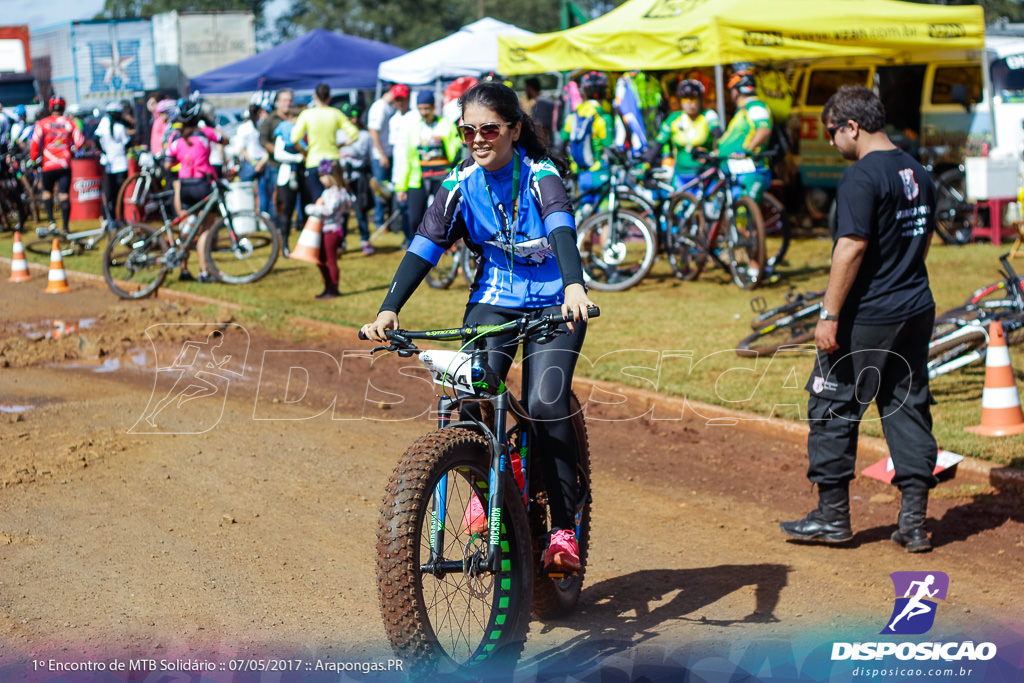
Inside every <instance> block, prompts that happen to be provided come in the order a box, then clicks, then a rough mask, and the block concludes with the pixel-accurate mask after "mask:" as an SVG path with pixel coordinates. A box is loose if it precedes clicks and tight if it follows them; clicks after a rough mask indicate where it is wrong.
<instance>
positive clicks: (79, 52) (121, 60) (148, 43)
mask: <svg viewBox="0 0 1024 683" xmlns="http://www.w3.org/2000/svg"><path fill="white" fill-rule="evenodd" d="M31 45H32V57H33V60H34V61H35V66H36V78H37V79H38V81H39V88H40V91H41V94H42V95H43V97H44V98H46V97H49V96H50V95H51V94H58V95H61V96H63V97H64V98H65V99H66V100H67V102H68V104H69V105H70V104H72V103H77V104H81V105H85V106H99V105H101V104H102V103H104V102H108V101H111V100H119V99H127V98H129V97H131V96H132V95H133V94H136V93H139V92H142V91H146V90H154V89H156V87H157V76H156V61H155V55H154V48H153V28H152V22H151V21H150V20H149V19H120V20H101V21H73V22H70V23H67V24H59V25H56V26H49V27H46V28H43V29H39V30H37V31H33V32H32V36H31Z"/></svg>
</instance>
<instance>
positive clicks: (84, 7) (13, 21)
mask: <svg viewBox="0 0 1024 683" xmlns="http://www.w3.org/2000/svg"><path fill="white" fill-rule="evenodd" d="M0 1H2V4H3V6H4V9H3V12H2V13H0V24H2V25H5V26H6V25H19V24H28V26H29V30H30V31H31V30H32V29H40V28H45V27H47V26H53V25H55V24H65V23H68V22H70V21H80V20H82V19H92V18H93V17H95V16H96V15H97V14H99V13H100V12H102V11H103V5H104V0H45V1H44V2H40V0H0ZM290 4H291V2H290V0H272V1H271V2H270V3H268V6H267V15H268V16H269V17H271V18H273V17H275V16H277V14H279V13H280V12H281V10H283V9H284V8H285V7H287V6H288V5H290ZM275 10H276V11H275Z"/></svg>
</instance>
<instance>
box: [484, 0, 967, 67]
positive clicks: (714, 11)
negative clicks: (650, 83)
mask: <svg viewBox="0 0 1024 683" xmlns="http://www.w3.org/2000/svg"><path fill="white" fill-rule="evenodd" d="M984 38H985V19H984V13H983V10H982V8H981V7H978V6H960V7H948V6H940V5H924V4H916V3H910V2H899V1H898V0H631V1H630V2H626V3H625V4H623V5H620V6H619V7H617V8H616V9H614V10H612V11H611V12H609V13H608V14H605V15H604V16H601V17H598V18H597V19H594V20H593V21H590V22H587V23H586V24H583V25H581V26H577V27H575V28H572V29H569V30H567V31H558V32H555V33H544V34H537V35H532V36H501V37H500V38H499V39H498V64H499V69H500V71H501V73H503V74H509V75H512V74H525V73H543V72H546V71H571V70H573V69H580V68H585V69H597V70H600V71H629V70H634V69H644V70H659V69H680V68H688V67H697V66H712V65H721V64H730V63H734V62H756V63H764V62H781V61H787V60H794V59H819V58H825V57H871V58H877V59H882V60H898V61H908V60H911V59H913V60H914V61H927V60H928V59H929V58H930V54H931V53H934V52H946V51H949V50H957V49H959V50H980V49H982V48H983V47H984Z"/></svg>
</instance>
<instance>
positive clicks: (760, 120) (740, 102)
mask: <svg viewBox="0 0 1024 683" xmlns="http://www.w3.org/2000/svg"><path fill="white" fill-rule="evenodd" d="M729 95H730V97H732V101H733V102H734V103H735V104H736V113H735V114H734V115H733V117H732V120H731V121H729V127H728V128H726V129H725V133H724V134H723V135H722V137H721V138H720V139H719V140H718V153H719V154H720V155H721V156H732V157H742V156H747V155H749V154H757V153H759V152H762V151H764V147H765V144H766V143H767V142H768V138H770V137H771V135H772V112H771V110H770V109H769V108H768V105H766V104H765V103H764V102H762V101H761V100H759V99H758V98H757V81H756V80H755V79H754V74H752V73H750V72H749V71H737V72H736V73H734V74H733V75H732V78H730V79H729ZM756 165H757V169H756V170H755V171H754V172H752V173H743V174H740V175H738V176H737V181H738V182H739V184H740V185H742V186H743V193H744V194H745V195H747V196H748V197H750V198H751V199H753V200H754V201H755V202H757V203H760V202H761V197H763V196H764V192H765V190H766V189H767V188H768V184H769V183H770V182H771V171H769V169H768V162H767V160H765V159H760V160H758V161H757V162H756Z"/></svg>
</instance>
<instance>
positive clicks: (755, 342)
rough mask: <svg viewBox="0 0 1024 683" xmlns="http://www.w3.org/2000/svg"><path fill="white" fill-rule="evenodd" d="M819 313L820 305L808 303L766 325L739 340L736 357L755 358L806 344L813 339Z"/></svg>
mask: <svg viewBox="0 0 1024 683" xmlns="http://www.w3.org/2000/svg"><path fill="white" fill-rule="evenodd" d="M819 311H821V305H820V303H810V304H808V305H807V306H805V307H804V308H802V309H800V310H798V311H796V312H794V313H792V314H790V315H786V316H783V317H781V318H778V319H777V320H776V321H775V322H771V323H768V324H767V325H765V326H764V327H761V328H759V329H757V330H755V331H754V332H752V333H751V334H749V335H747V336H746V337H744V338H743V339H741V340H740V343H739V344H737V345H736V355H737V356H741V357H743V358H756V357H757V356H767V355H770V354H772V353H775V352H776V351H778V350H779V349H780V348H782V347H784V346H792V345H795V344H806V343H807V342H809V341H811V340H812V339H814V328H815V327H816V326H817V324H818V313H819Z"/></svg>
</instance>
